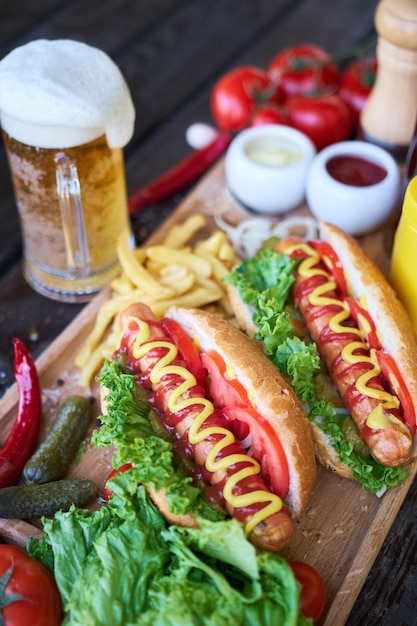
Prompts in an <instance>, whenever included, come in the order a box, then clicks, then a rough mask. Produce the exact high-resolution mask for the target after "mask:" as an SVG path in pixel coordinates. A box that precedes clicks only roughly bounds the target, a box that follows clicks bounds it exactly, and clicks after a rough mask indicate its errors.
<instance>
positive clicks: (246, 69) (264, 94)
mask: <svg viewBox="0 0 417 626" xmlns="http://www.w3.org/2000/svg"><path fill="white" fill-rule="evenodd" d="M280 99H281V98H280V95H279V93H278V90H277V89H276V87H275V86H274V85H273V83H272V81H271V79H270V77H269V76H268V74H267V72H264V71H263V70H261V69H259V68H257V67H254V66H243V67H238V68H236V69H234V70H232V71H231V72H228V73H227V74H225V75H224V76H222V78H220V80H219V81H218V82H217V83H216V84H215V85H214V88H213V90H212V92H211V100H210V106H211V112H212V115H213V118H214V120H215V122H216V124H217V126H218V127H219V128H220V129H221V130H224V131H239V130H241V129H242V128H244V127H245V126H248V124H249V123H250V120H251V118H252V116H253V114H254V113H255V110H256V109H257V108H258V107H259V106H261V105H262V104H265V103H267V102H268V103H269V102H275V103H279V101H280Z"/></svg>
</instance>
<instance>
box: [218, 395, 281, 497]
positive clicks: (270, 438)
mask: <svg viewBox="0 0 417 626" xmlns="http://www.w3.org/2000/svg"><path fill="white" fill-rule="evenodd" d="M222 413H223V414H224V415H225V417H226V418H227V419H228V420H229V421H230V422H231V427H230V428H231V430H232V432H233V433H235V430H236V429H239V430H241V428H242V424H245V425H246V426H247V427H248V428H249V432H250V455H251V456H252V457H253V458H254V459H256V460H257V461H258V463H259V464H260V466H261V468H262V476H263V478H264V479H265V482H266V483H267V484H268V485H269V486H270V487H271V490H272V491H273V492H274V493H276V494H277V495H278V496H279V497H280V498H284V497H285V496H286V494H287V493H288V489H289V485H290V475H289V470H288V461H287V457H286V456H285V452H284V448H283V447H282V444H281V442H280V440H279V438H278V435H277V433H276V432H275V430H274V428H273V427H272V426H271V424H270V423H269V422H268V421H267V420H266V419H265V418H264V417H263V416H262V415H261V414H260V413H258V411H256V410H255V409H253V408H252V407H248V406H247V407H242V406H226V407H224V408H223V409H222Z"/></svg>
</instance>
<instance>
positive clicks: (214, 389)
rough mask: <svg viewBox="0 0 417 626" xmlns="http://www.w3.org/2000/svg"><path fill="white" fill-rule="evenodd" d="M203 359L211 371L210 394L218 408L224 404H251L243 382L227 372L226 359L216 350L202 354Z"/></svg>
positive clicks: (207, 368)
mask: <svg viewBox="0 0 417 626" xmlns="http://www.w3.org/2000/svg"><path fill="white" fill-rule="evenodd" d="M201 360H202V362H203V365H204V367H205V368H206V370H207V371H208V373H209V378H210V388H209V392H210V396H211V399H212V400H213V403H214V405H215V406H216V407H217V408H222V407H224V406H229V405H230V406H235V405H237V406H248V405H250V402H249V398H248V394H247V391H246V389H245V388H244V386H243V385H242V383H240V382H239V381H238V380H236V378H232V377H230V376H229V375H228V373H227V368H226V363H225V362H224V359H223V358H222V357H221V356H220V354H218V352H216V351H215V350H208V351H207V352H203V353H202V354H201Z"/></svg>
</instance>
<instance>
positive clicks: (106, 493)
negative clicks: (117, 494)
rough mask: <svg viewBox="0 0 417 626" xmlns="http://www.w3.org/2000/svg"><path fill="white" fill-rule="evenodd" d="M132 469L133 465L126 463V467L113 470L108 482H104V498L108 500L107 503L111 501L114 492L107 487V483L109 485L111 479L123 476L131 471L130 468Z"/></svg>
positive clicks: (107, 479)
mask: <svg viewBox="0 0 417 626" xmlns="http://www.w3.org/2000/svg"><path fill="white" fill-rule="evenodd" d="M131 467H133V465H132V464H131V463H125V464H124V465H122V466H121V467H118V468H117V469H116V468H113V469H112V470H111V471H110V472H109V474H108V476H107V478H106V480H105V481H104V488H103V498H104V499H105V500H106V502H108V501H109V500H110V498H111V497H112V495H113V491H112V489H109V488H108V487H107V486H106V485H107V483H108V481H109V480H110V479H111V478H114V477H115V476H117V474H122V473H123V472H127V471H128V470H130V468H131Z"/></svg>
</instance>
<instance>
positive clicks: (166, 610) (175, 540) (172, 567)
mask: <svg viewBox="0 0 417 626" xmlns="http://www.w3.org/2000/svg"><path fill="white" fill-rule="evenodd" d="M113 485H114V487H115V495H114V496H113V497H112V498H111V499H110V501H109V503H108V504H107V506H106V507H103V508H102V509H100V510H98V511H82V510H79V509H77V508H76V507H72V509H71V510H70V511H69V512H67V513H62V512H60V513H57V514H56V515H55V518H54V519H53V520H51V519H45V520H43V522H44V531H45V534H44V536H43V538H42V539H33V540H31V541H30V542H29V543H28V545H27V551H28V552H29V554H31V555H32V556H34V557H35V558H37V559H38V560H40V561H41V562H43V563H44V564H45V565H49V566H50V565H52V571H53V573H54V576H55V579H56V581H57V584H58V587H59V589H60V592H61V595H62V598H63V601H64V606H65V611H66V612H65V618H64V621H63V626H150V625H155V626H162V625H163V626H183V625H184V624H187V625H188V624H196V625H197V624H198V625H199V626H205V625H207V626H224V625H225V624H234V625H236V626H239V625H242V626H244V625H248V626H275V625H276V624H280V625H282V626H296V625H298V626H312V621H311V620H310V619H307V618H305V617H304V616H303V615H302V614H301V612H300V610H299V592H300V587H299V585H298V583H297V582H296V580H295V578H294V576H293V574H292V570H291V568H290V566H289V564H288V562H287V561H286V560H285V559H284V558H283V557H281V556H280V555H279V554H272V553H266V552H257V551H256V550H255V548H254V547H253V546H252V545H251V544H250V543H249V542H248V541H247V540H246V538H245V536H244V532H243V529H242V526H241V525H240V524H239V523H238V522H237V521H236V520H233V519H228V520H224V521H221V522H213V521H209V520H205V521H202V523H201V526H200V528H198V529H186V528H179V527H177V526H170V527H168V526H167V524H166V522H165V520H164V519H163V517H162V516H161V514H160V513H159V511H158V510H157V509H156V508H155V507H154V505H153V504H152V502H151V501H150V500H149V498H148V496H147V493H146V490H145V489H144V488H143V487H139V488H137V486H136V482H135V479H134V476H133V474H132V473H131V472H126V473H123V474H118V475H117V477H116V478H115V479H114V480H113Z"/></svg>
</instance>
